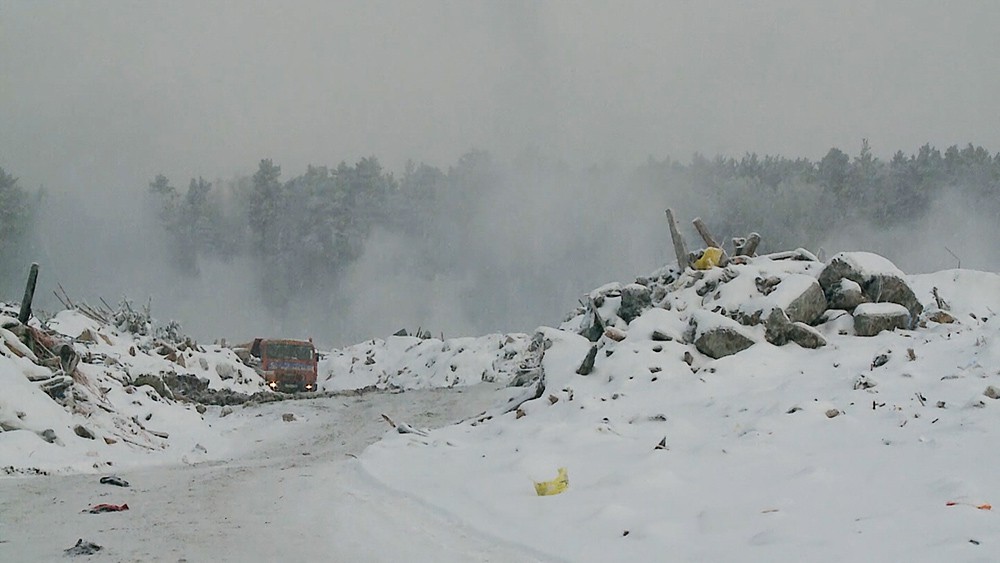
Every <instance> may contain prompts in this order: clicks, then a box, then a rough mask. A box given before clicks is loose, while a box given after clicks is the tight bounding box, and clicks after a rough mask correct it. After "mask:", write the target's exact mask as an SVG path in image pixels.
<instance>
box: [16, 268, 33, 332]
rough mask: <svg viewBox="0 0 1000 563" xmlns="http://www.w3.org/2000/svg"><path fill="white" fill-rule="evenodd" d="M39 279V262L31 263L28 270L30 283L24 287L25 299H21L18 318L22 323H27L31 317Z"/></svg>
mask: <svg viewBox="0 0 1000 563" xmlns="http://www.w3.org/2000/svg"><path fill="white" fill-rule="evenodd" d="M37 281H38V262H35V263H32V264H31V269H30V270H29V271H28V285H26V286H25V287H24V299H22V300H21V311H20V312H19V313H18V314H17V320H18V321H20V322H21V324H27V323H28V318H29V317H31V300H32V299H34V298H35V283H36V282H37Z"/></svg>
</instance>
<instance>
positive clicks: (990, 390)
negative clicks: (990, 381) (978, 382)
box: [983, 385, 1000, 399]
mask: <svg viewBox="0 0 1000 563" xmlns="http://www.w3.org/2000/svg"><path fill="white" fill-rule="evenodd" d="M983 395H986V396H987V397H989V398H991V399H1000V389H998V388H997V387H996V386H994V385H990V386H989V387H987V388H986V391H983Z"/></svg>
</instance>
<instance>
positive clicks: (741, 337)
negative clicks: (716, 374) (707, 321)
mask: <svg viewBox="0 0 1000 563" xmlns="http://www.w3.org/2000/svg"><path fill="white" fill-rule="evenodd" d="M754 344H755V342H754V340H753V339H752V338H750V337H749V336H747V335H745V334H743V332H742V331H740V330H739V329H736V328H733V327H715V328H712V329H709V330H706V331H705V332H703V333H701V334H700V335H699V336H698V337H697V338H695V341H694V345H695V347H696V348H698V351H699V352H701V353H702V354H705V355H706V356H708V357H709V358H713V359H716V360H717V359H719V358H723V357H725V356H731V355H733V354H735V353H737V352H742V351H743V350H746V349H747V348H749V347H751V346H753V345H754Z"/></svg>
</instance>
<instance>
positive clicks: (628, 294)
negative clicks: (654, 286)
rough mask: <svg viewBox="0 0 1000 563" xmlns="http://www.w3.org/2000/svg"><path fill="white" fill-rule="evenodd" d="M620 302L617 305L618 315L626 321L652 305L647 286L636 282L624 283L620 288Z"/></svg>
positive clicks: (628, 321)
mask: <svg viewBox="0 0 1000 563" xmlns="http://www.w3.org/2000/svg"><path fill="white" fill-rule="evenodd" d="M621 294H622V302H621V305H619V306H618V316H619V317H621V318H622V320H623V321H625V322H626V323H630V322H632V320H633V319H635V318H636V317H638V316H639V315H641V314H642V312H643V311H645V310H646V309H648V308H650V307H652V306H653V300H652V295H651V293H650V291H649V288H648V287H646V286H645V285H640V284H637V283H633V284H629V285H626V286H625V287H623V288H622V290H621Z"/></svg>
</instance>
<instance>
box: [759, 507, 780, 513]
mask: <svg viewBox="0 0 1000 563" xmlns="http://www.w3.org/2000/svg"><path fill="white" fill-rule="evenodd" d="M777 511H778V509H777V508H765V509H764V510H761V511H760V513H761V514H771V513H773V512H777Z"/></svg>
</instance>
